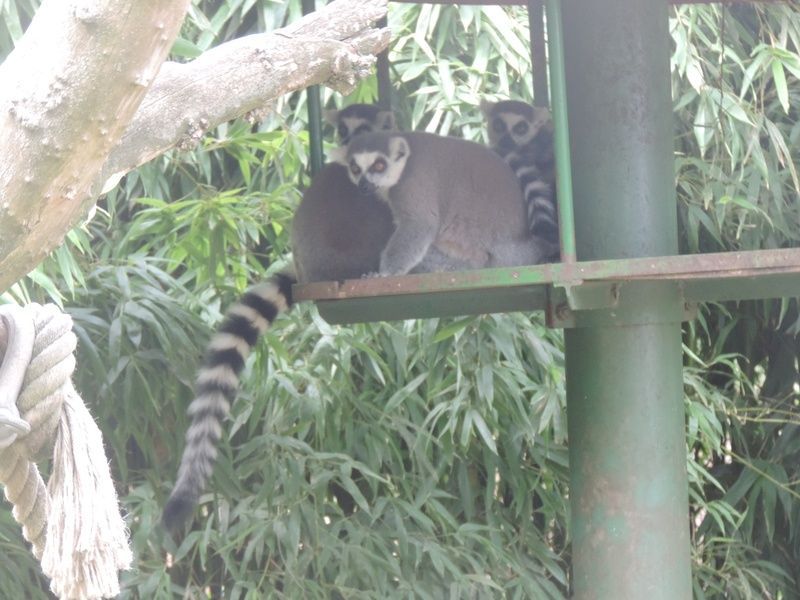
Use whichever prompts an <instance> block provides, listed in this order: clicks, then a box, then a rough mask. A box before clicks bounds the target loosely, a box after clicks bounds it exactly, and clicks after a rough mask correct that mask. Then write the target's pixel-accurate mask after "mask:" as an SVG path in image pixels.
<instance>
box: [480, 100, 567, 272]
mask: <svg viewBox="0 0 800 600" xmlns="http://www.w3.org/2000/svg"><path fill="white" fill-rule="evenodd" d="M481 112H482V113H483V115H484V118H485V120H486V125H487V129H488V134H489V145H490V146H491V148H492V149H493V150H494V151H495V152H497V153H498V154H499V155H500V156H502V157H503V159H504V160H505V161H506V162H507V163H508V164H509V166H510V167H511V168H512V169H513V171H514V173H516V175H517V178H518V179H519V182H520V185H521V186H522V191H523V195H524V197H525V205H526V209H527V217H528V225H529V227H530V230H531V232H532V233H533V234H534V235H536V236H538V237H540V238H543V239H545V240H547V241H548V242H551V243H552V244H553V251H554V252H553V254H554V258H555V259H556V260H557V259H558V207H557V204H556V194H555V161H554V158H553V121H552V118H551V117H550V111H549V110H547V109H546V108H544V107H540V106H531V105H530V104H526V103H525V102H519V101H517V100H503V101H500V102H489V101H486V100H483V101H482V102H481Z"/></svg>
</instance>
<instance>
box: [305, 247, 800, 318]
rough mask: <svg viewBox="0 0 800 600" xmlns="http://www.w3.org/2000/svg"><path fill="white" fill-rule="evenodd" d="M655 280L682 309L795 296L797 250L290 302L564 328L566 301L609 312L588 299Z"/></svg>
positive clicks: (328, 284) (432, 276) (550, 269)
mask: <svg viewBox="0 0 800 600" xmlns="http://www.w3.org/2000/svg"><path fill="white" fill-rule="evenodd" d="M653 281H672V282H675V283H676V284H677V285H678V286H679V290H680V292H681V295H680V298H679V301H680V302H684V303H685V302H701V301H722V300H748V299H756V298H773V297H782V296H800V249H799V248H792V249H785V250H756V251H751V252H722V253H716V254H690V255H683V256H654V257H647V258H633V259H616V260H597V261H584V262H576V263H572V264H570V263H553V264H548V265H535V266H530V267H517V268H504V269H482V270H477V271H464V272H459V273H425V274H420V275H406V276H404V277H385V278H376V279H356V280H349V281H343V282H336V281H325V282H317V283H308V284H302V285H296V286H294V298H295V300H296V301H307V300H313V301H316V302H317V304H318V306H319V310H320V314H321V315H322V316H323V318H324V319H325V320H327V321H329V322H331V323H356V322H367V321H388V320H396V319H410V318H415V317H416V318H423V317H444V316H454V315H465V314H480V313H492V312H509V311H531V310H546V311H547V314H548V316H549V317H550V318H549V322H550V324H551V325H553V326H555V327H564V326H567V327H569V326H572V324H573V321H572V320H569V319H557V318H553V316H554V315H556V314H557V313H558V312H559V311H563V310H564V309H563V304H564V302H565V301H566V302H567V307H568V308H569V309H570V310H571V311H573V312H574V311H580V310H587V309H592V308H612V307H613V306H614V304H613V302H612V301H611V300H608V301H605V303H604V304H598V303H597V301H594V302H591V301H588V300H585V299H586V298H591V297H592V296H594V295H596V290H597V288H598V286H604V287H605V288H606V289H611V288H612V287H614V286H616V288H617V289H618V290H620V291H622V290H625V289H631V288H632V287H633V286H635V285H636V284H637V283H641V282H653ZM559 290H570V295H565V296H562V295H560V292H559ZM570 298H574V301H570ZM582 301H583V302H584V304H581V302H582Z"/></svg>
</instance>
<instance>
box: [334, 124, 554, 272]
mask: <svg viewBox="0 0 800 600" xmlns="http://www.w3.org/2000/svg"><path fill="white" fill-rule="evenodd" d="M338 160H340V161H342V162H346V163H347V165H348V169H349V173H350V179H352V180H353V183H355V184H356V185H358V187H359V189H360V190H362V191H363V192H365V193H369V194H373V193H377V194H378V195H379V196H380V197H381V198H383V199H384V200H385V201H386V202H387V203H388V205H389V208H390V209H391V211H392V216H393V218H394V224H395V230H394V233H393V234H392V236H391V238H390V239H389V242H388V243H387V244H386V248H384V250H383V252H382V253H381V259H380V268H379V270H378V273H377V274H378V275H402V274H405V273H409V272H412V271H414V272H419V271H440V270H456V269H464V268H481V267H499V266H518V265H529V264H535V263H538V262H540V261H541V260H542V259H543V258H545V255H546V253H547V252H548V250H549V245H548V244H546V243H543V242H542V241H541V240H539V239H538V238H536V237H535V236H533V235H532V234H531V233H530V232H529V231H528V228H527V223H526V219H525V208H524V204H523V201H522V194H521V192H520V187H519V182H518V181H517V179H516V177H515V176H514V173H513V172H512V171H511V169H510V168H509V166H508V165H507V164H505V163H504V162H503V160H502V159H501V158H500V157H499V156H498V155H497V154H496V153H494V152H492V151H491V150H490V149H488V148H486V147H485V146H481V145H479V144H475V143H473V142H468V141H465V140H460V139H456V138H449V137H442V136H438V135H434V134H430V133H422V132H410V133H397V132H394V133H389V132H373V133H368V134H364V135H360V136H358V137H356V138H355V139H353V140H352V141H351V142H350V144H349V145H348V146H347V149H346V151H345V153H344V156H340V157H338Z"/></svg>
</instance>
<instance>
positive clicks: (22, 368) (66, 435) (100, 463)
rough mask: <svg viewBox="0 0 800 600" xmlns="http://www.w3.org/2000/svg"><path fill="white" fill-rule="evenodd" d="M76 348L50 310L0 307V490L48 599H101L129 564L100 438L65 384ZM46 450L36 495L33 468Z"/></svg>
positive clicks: (68, 323)
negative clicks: (46, 474)
mask: <svg viewBox="0 0 800 600" xmlns="http://www.w3.org/2000/svg"><path fill="white" fill-rule="evenodd" d="M76 344H77V340H76V338H75V334H73V333H72V319H71V318H70V317H69V316H68V315H65V314H63V313H61V312H60V311H59V310H58V308H56V307H55V306H53V305H46V306H41V305H38V304H31V305H29V306H26V307H17V306H13V305H4V306H0V358H1V359H2V363H0V483H2V484H3V485H4V486H5V496H6V498H7V499H8V501H9V502H11V504H13V506H14V510H13V515H14V518H15V519H16V520H17V522H19V523H20V524H21V525H22V535H23V536H24V538H25V539H26V540H27V541H28V542H29V543H30V544H31V550H32V552H33V554H34V556H36V558H37V559H39V560H40V561H41V564H42V571H43V572H44V573H45V575H47V576H48V577H49V578H50V590H51V591H52V592H53V593H54V594H55V595H56V596H58V597H59V598H63V599H73V598H75V599H94V598H109V597H113V596H116V595H118V594H119V591H120V589H119V579H118V571H120V570H125V569H128V568H130V564H131V561H132V555H131V551H130V547H129V545H128V532H127V529H126V527H125V523H124V521H123V519H122V517H121V516H120V514H119V505H118V501H117V494H116V491H115V490H114V485H113V482H112V480H111V474H110V472H109V469H108V461H107V459H106V456H105V451H104V450H103V440H102V435H101V433H100V430H99V429H98V428H97V425H96V424H95V422H94V420H93V419H92V416H91V415H90V414H89V411H88V410H87V409H86V406H85V405H84V404H83V400H81V397H80V396H79V395H78V393H77V392H76V391H75V388H74V387H73V385H72V381H71V379H70V377H71V376H72V372H73V370H74V369H75V357H74V355H73V353H74V351H75V347H76ZM51 450H52V457H53V463H52V473H51V476H50V480H49V482H48V483H47V487H45V483H44V481H43V480H42V476H41V475H40V474H39V470H38V468H37V467H36V464H35V462H36V461H38V460H42V459H43V458H45V457H46V455H47V454H48V453H50V451H51Z"/></svg>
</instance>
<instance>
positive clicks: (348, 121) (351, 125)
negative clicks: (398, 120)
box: [325, 104, 395, 146]
mask: <svg viewBox="0 0 800 600" xmlns="http://www.w3.org/2000/svg"><path fill="white" fill-rule="evenodd" d="M325 118H326V120H328V121H329V122H330V123H331V124H333V125H334V126H335V127H336V135H337V137H338V138H339V144H340V145H342V146H346V145H347V144H349V143H350V140H352V139H353V137H355V136H357V135H361V134H363V133H369V132H371V131H393V130H394V129H395V122H394V115H393V114H392V112H391V111H388V110H380V109H379V108H378V107H377V106H375V105H372V104H351V105H350V106H348V107H347V108H343V109H342V110H330V111H326V114H325Z"/></svg>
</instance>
